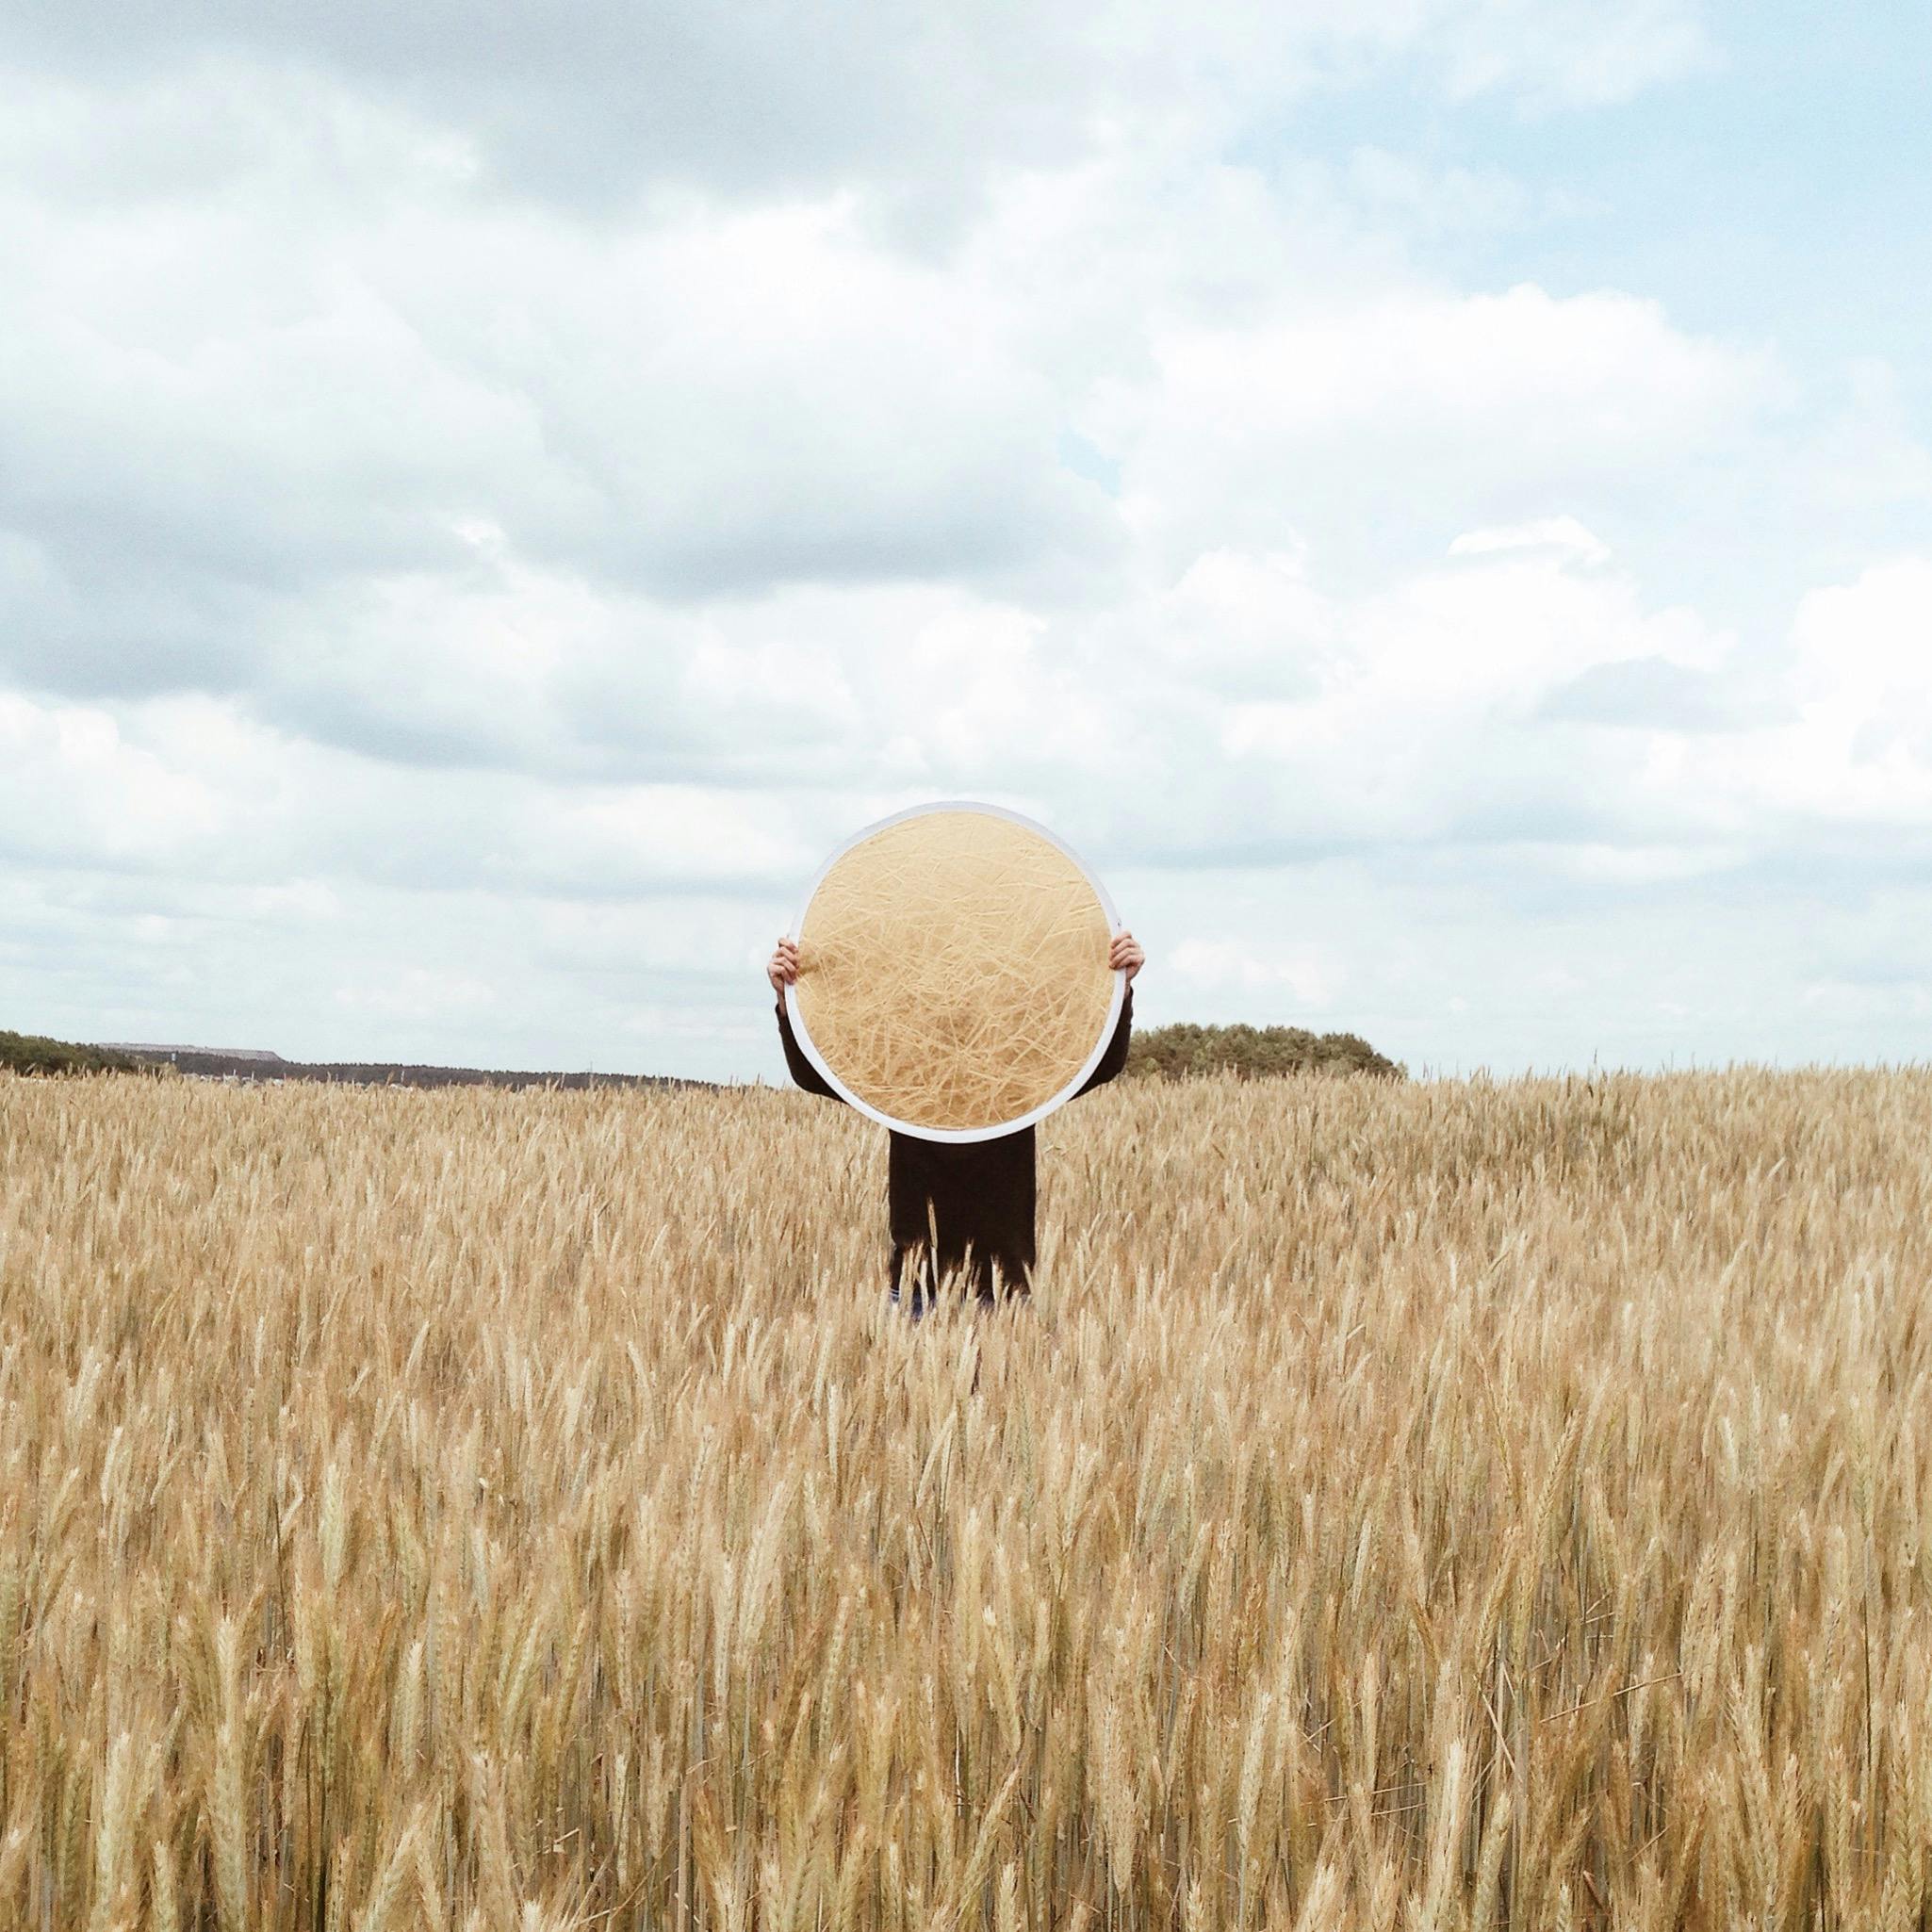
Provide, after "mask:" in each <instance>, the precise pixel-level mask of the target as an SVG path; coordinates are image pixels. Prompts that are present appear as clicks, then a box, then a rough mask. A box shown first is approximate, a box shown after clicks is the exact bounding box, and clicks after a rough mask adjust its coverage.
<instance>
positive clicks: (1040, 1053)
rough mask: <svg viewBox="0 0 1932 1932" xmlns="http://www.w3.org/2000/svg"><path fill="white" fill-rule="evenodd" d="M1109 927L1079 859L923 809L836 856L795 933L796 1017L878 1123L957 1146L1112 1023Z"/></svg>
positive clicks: (1042, 1084) (1004, 1118) (1072, 1061)
mask: <svg viewBox="0 0 1932 1932" xmlns="http://www.w3.org/2000/svg"><path fill="white" fill-rule="evenodd" d="M1111 936H1112V927H1111V925H1110V922H1109V920H1108V917H1107V913H1106V909H1105V906H1104V905H1103V904H1102V901H1101V899H1100V897H1099V895H1098V893H1097V892H1095V890H1094V887H1093V884H1092V882H1091V881H1090V880H1089V878H1088V876H1087V875H1086V874H1085V873H1084V872H1083V871H1082V870H1081V868H1080V866H1079V864H1078V863H1077V861H1075V860H1073V859H1072V858H1071V857H1069V855H1068V854H1067V853H1066V852H1064V851H1062V850H1061V849H1060V847H1059V846H1058V845H1056V843H1054V842H1053V841H1052V840H1051V839H1048V838H1045V837H1043V836H1042V835H1041V834H1040V832H1038V831H1036V830H1034V829H1033V828H1032V827H1029V826H1026V825H1023V824H1019V823H1016V822H1015V821H1014V820H1012V819H1009V818H1007V817H1004V816H1002V815H1001V814H999V813H997V812H992V811H985V810H974V809H972V808H970V807H963V808H947V809H944V810H932V811H924V812H919V813H916V814H914V815H912V816H910V817H908V818H903V819H900V820H898V821H896V822H895V823H892V824H888V825H886V826H884V827H881V828H880V829H879V830H877V831H876V832H874V833H872V834H871V835H870V836H869V837H867V838H863V839H860V841H859V842H858V843H855V844H853V845H852V846H850V847H849V848H848V849H847V850H846V851H844V852H843V853H842V854H840V856H839V857H838V858H837V859H836V860H833V861H832V863H831V865H830V866H829V867H828V868H827V871H826V873H825V875H824V876H823V877H822V878H821V879H820V880H819V883H818V886H817V889H816V890H815V891H814V892H813V893H812V895H811V902H810V905H809V906H808V907H807V908H806V909H805V917H804V919H803V920H802V921H801V922H800V926H799V933H798V980H797V984H796V986H795V988H794V992H795V995H796V1001H797V1012H798V1016H799V1018H800V1019H801V1020H802V1021H803V1023H804V1025H805V1029H806V1032H807V1034H808V1035H809V1036H810V1041H811V1044H812V1046H813V1047H814V1048H815V1049H816V1050H817V1053H818V1055H819V1056H820V1058H821V1059H822V1060H823V1061H824V1063H825V1065H826V1067H827V1070H828V1071H829V1072H830V1073H831V1074H832V1076H833V1077H834V1078H835V1079H836V1080H837V1081H838V1082H839V1083H840V1084H841V1085H843V1087H844V1088H845V1089H847V1090H848V1091H849V1092H850V1093H852V1094H855V1095H857V1096H858V1098H860V1100H862V1101H864V1102H865V1103H866V1104H867V1105H869V1106H871V1107H873V1108H875V1109H876V1111H877V1112H878V1113H880V1114H882V1115H884V1116H886V1117H887V1118H888V1119H889V1120H891V1121H893V1122H898V1123H900V1124H903V1125H906V1126H909V1127H913V1128H920V1127H924V1128H928V1129H933V1130H943V1131H953V1130H958V1129H968V1128H988V1127H997V1126H1001V1125H1004V1124H1006V1123H1008V1122H1019V1121H1022V1120H1023V1119H1024V1118H1025V1117H1026V1116H1027V1115H1029V1114H1031V1113H1033V1112H1034V1111H1035V1110H1036V1109H1038V1108H1040V1107H1043V1106H1045V1105H1047V1103H1048V1102H1049V1101H1051V1100H1052V1099H1053V1098H1054V1096H1055V1095H1056V1094H1057V1093H1058V1092H1059V1091H1060V1090H1061V1089H1062V1088H1064V1087H1066V1086H1068V1085H1069V1084H1070V1083H1071V1082H1072V1080H1073V1079H1074V1078H1075V1077H1076V1076H1077V1075H1078V1074H1079V1073H1080V1072H1081V1070H1082V1069H1083V1068H1084V1067H1085V1066H1086V1064H1087V1061H1088V1059H1089V1056H1091V1055H1092V1054H1093V1053H1094V1051H1095V1049H1096V1048H1097V1047H1098V1045H1099V1043H1100V1040H1101V1034H1102V1032H1103V1030H1104V1028H1105V1026H1106V1023H1107V1021H1108V1017H1109V1015H1110V1013H1111V1011H1112V1002H1113V979H1114V975H1113V973H1112V971H1111V969H1110V968H1109V967H1108V965H1107V952H1108V947H1109V942H1110V940H1111Z"/></svg>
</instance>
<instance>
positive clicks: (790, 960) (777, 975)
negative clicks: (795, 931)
mask: <svg viewBox="0 0 1932 1932" xmlns="http://www.w3.org/2000/svg"><path fill="white" fill-rule="evenodd" d="M764 976H765V977H766V978H767V979H769V980H770V981H771V983H772V991H774V992H776V993H778V994H779V995H780V996H782V995H783V993H784V991H785V989H786V988H787V987H788V986H790V985H791V984H792V982H793V981H794V979H796V978H797V977H798V942H797V941H796V940H790V939H781V940H780V941H778V951H777V952H775V953H774V954H773V955H772V957H771V958H770V960H769V961H768V962H767V963H766V966H765V969H764Z"/></svg>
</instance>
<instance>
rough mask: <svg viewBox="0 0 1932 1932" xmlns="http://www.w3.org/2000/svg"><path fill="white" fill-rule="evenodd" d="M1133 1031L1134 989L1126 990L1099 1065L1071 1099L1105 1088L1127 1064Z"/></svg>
mask: <svg viewBox="0 0 1932 1932" xmlns="http://www.w3.org/2000/svg"><path fill="white" fill-rule="evenodd" d="M1133 1031H1134V989H1133V988H1132V987H1131V986H1130V987H1129V988H1128V989H1127V996H1126V998H1125V999H1123V1000H1122V1002H1121V1017H1120V1020H1119V1022H1118V1023H1116V1024H1115V1027H1114V1037H1113V1038H1112V1039H1111V1040H1108V1041H1107V1043H1106V1051H1105V1053H1104V1054H1102V1055H1101V1056H1100V1065H1099V1066H1097V1067H1096V1068H1094V1070H1093V1072H1090V1073H1089V1074H1088V1076H1087V1084H1086V1085H1085V1086H1084V1087H1080V1088H1077V1089H1075V1090H1074V1094H1073V1098H1074V1099H1075V1100H1078V1099H1079V1097H1080V1095H1081V1094H1083V1093H1090V1092H1091V1091H1092V1090H1093V1089H1095V1088H1096V1087H1103V1086H1105V1084H1106V1083H1107V1082H1108V1081H1109V1080H1111V1079H1112V1078H1113V1077H1114V1075H1115V1074H1116V1073H1118V1072H1120V1071H1121V1069H1122V1067H1124V1066H1125V1065H1126V1064H1127V1042H1128V1040H1129V1038H1130V1037H1131V1036H1132V1034H1133Z"/></svg>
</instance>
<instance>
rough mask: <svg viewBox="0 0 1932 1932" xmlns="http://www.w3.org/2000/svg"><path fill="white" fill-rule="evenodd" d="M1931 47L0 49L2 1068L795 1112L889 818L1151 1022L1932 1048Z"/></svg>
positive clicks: (1391, 19)
mask: <svg viewBox="0 0 1932 1932" xmlns="http://www.w3.org/2000/svg"><path fill="white" fill-rule="evenodd" d="M1928 89H1932V16H1928V15H1927V14H1926V12H1925V10H1924V7H1923V5H1921V4H1917V0H1914V4H1912V5H1907V4H1904V0H1898V4H1889V5H1881V4H1864V0H1849V4H1846V5H1844V6H1842V7H1840V8H1835V9H1830V10H1828V11H1826V12H1820V11H1819V10H1818V9H1816V8H1800V7H1798V6H1797V5H1795V4H1793V0H1768V4H1756V5H1752V6H1748V7H1747V6H1744V5H1727V6H1716V5H1698V4H1695V0H1347V4H1343V0H1268V4H1263V0H1223V4H1212V0H1210V4H1206V5H1203V6H1202V7H1198V8H1176V7H1171V6H1156V5H1154V4H1152V0H1059V4H1057V5H1056V6H1054V7H1050V8H1040V7H1037V6H1032V5H1022V4H1016V0H976V4H958V0H940V4H936V5H934V6H931V7H926V8H885V7H877V6H873V5H866V4H857V0H851V4H846V5H843V6H826V5H813V4H807V5H801V6H795V7H772V6H769V5H761V4H747V0H712V4H708V5H707V6H705V7H703V8H691V7H688V6H678V7H667V6H663V5H659V4H657V0H645V4H639V0H577V4H574V5H570V6H564V7H558V8H542V9H533V8H528V7H523V6H516V5H512V4H509V0H467V4H466V5H465V6H464V7H463V8H460V9H458V8H454V7H452V6H450V5H449V4H448V0H423V4H422V5H419V6H416V7H411V8H395V7H393V6H390V5H387V4H380V0H337V4H335V5H333V6H330V7H326V8H324V7H321V6H319V5H300V4H295V0H269V4H262V0H193V4H191V5H189V6H187V7H183V8H168V9H162V10H156V9H155V8H152V7H150V6H147V5H145V4H139V5H138V4H135V0H90V4H88V5H86V6H82V7H77V8H58V7H55V6H52V5H49V4H29V5H27V6H25V7H24V8H23V7H19V6H16V7H12V8H6V9H4V10H0V1025H5V1026H13V1027H17V1028H20V1029H22V1030H25V1031H29V1032H39V1033H47V1034H52V1035H55V1036H57V1037H60V1038H67V1039H80V1040H160V1041H170V1042H174V1041H179V1042H187V1043H198V1044H209V1045H220V1046H238V1047H265V1048H270V1049H273V1050H275V1051H278V1052H280V1053H282V1054H284V1055H286V1056H288V1057H290V1058H303V1059H329V1058H338V1059H341V1058H359V1059H406V1060H415V1061H430V1062H444V1063H454V1064H467V1065H483V1066H504V1067H517V1068H553V1069H559V1070H566V1069H578V1068H582V1067H595V1068H598V1069H599V1070H605V1071H623V1072H665V1073H678V1074H687V1075H696V1076H701V1077H708V1078H715V1079H749V1078H764V1079H778V1078H781V1077H782V1059H781V1057H780V1055H779V1052H778V1040H777V1035H776V1029H775V1027H774V1024H773V1015H772V1000H771V995H770V991H769V988H768V987H767V985H766V983H765V980H764V977H763V970H762V969H763V961H764V959H765V958H766V956H767V955H768V954H769V952H770V950H771V946H772V943H773V941H774V940H775V938H776V937H777V935H778V933H779V932H781V931H783V930H784V929H786V928H787V927H788V926H789V925H791V923H792V922H793V920H794V918H795V917H796V915H797V913H798V911H799V909H800V901H801V898H802V895H803V893H804V892H805V889H806V888H807V886H808V885H809V883H810V879H811V876H812V875H813V874H814V872H815V871H816V869H817V867H818V865H819V864H820V862H821V861H822V860H823V859H824V858H825V857H826V856H827V853H829V852H830V851H831V850H832V849H833V848H834V847H836V846H837V845H838V844H840V843H843V841H844V840H845V839H846V838H848V837H849V836H850V835H851V834H852V833H853V832H854V831H856V830H857V829H859V828H860V827H862V826H864V825H867V824H869V823H871V822H872V821H873V820H875V819H877V818H879V817H882V816H884V815H886V814H887V813H890V812H892V811H895V810H901V809H903V808H905V807H908V806H910V805H914V804H918V803H921V802H925V801H927V800H932V799H944V798H976V799H985V800H989V801H991V802H994V803H998V804H1002V805H1005V806H1008V807H1010V808H1013V809H1015V810H1020V811H1022V812H1024V813H1027V814H1029V815H1031V816H1033V817H1035V818H1038V819H1040V820H1041V821H1043V822H1044V823H1046V824H1048V825H1049V826H1051V827H1053V828H1054V829H1055V830H1056V832H1057V833H1059V834H1060V835H1061V836H1062V837H1063V838H1064V839H1066V840H1067V841H1069V842H1070V843H1072V845H1073V847H1074V848H1075V849H1076V850H1077V851H1078V852H1079V853H1080V854H1081V856H1082V857H1083V859H1084V860H1086V861H1087V862H1088V863H1089V866H1090V867H1091V868H1092V869H1093V870H1094V871H1095V872H1096V873H1097V874H1098V875H1099V876H1101V877H1102V878H1103V879H1104V880H1105V884H1106V886H1107V888H1108V890H1109V892H1110V893H1111V895H1112V897H1113V899H1114V900H1115V902H1116V904H1117V905H1118V906H1119V908H1120V909H1121V912H1122V918H1123V920H1124V921H1125V923H1126V924H1127V925H1129V926H1131V927H1132V928H1133V930H1134V931H1135V933H1136V934H1137V936H1138V938H1139V939H1140V941H1141V942H1142V944H1143V945H1144V947H1145V949H1146V953H1147V964H1146V967H1145V968H1144V970H1143V972H1142V974H1141V975H1140V977H1139V980H1138V983H1137V989H1136V1007H1137V1019H1138V1022H1139V1023H1141V1024H1150V1025H1151V1024H1157V1023H1162V1022H1165V1021H1172V1020H1195V1021H1203V1022H1217V1021H1220V1022H1226V1021H1235V1020H1246V1021H1250V1022H1253V1023H1257V1024H1268V1023H1285V1024H1295V1025H1303V1026H1309V1027H1313V1028H1316V1029H1317V1030H1321V1031H1327V1030H1346V1031H1351V1032H1355V1033H1359V1034H1361V1035H1363V1036H1365V1037H1366V1038H1367V1039H1368V1040H1370V1041H1371V1042H1372V1043H1373V1044H1374V1045H1375V1046H1377V1047H1378V1048H1380V1049H1381V1050H1382V1051H1384V1053H1386V1054H1388V1055H1390V1056H1392V1057H1394V1058H1397V1059H1400V1060H1401V1061H1403V1062H1404V1063H1405V1064H1407V1065H1408V1067H1409V1068H1410V1070H1411V1072H1418V1073H1443V1074H1459V1073H1460V1074H1467V1073H1470V1072H1476V1071H1478V1070H1488V1071H1489V1072H1493V1073H1496V1074H1498V1075H1503V1074H1510V1073H1515V1072H1530V1071H1534V1072H1551V1071H1555V1070H1559V1069H1581V1068H1587V1067H1590V1066H1593V1065H1594V1066H1619V1067H1631V1068H1663V1067H1687V1066H1720V1065H1726V1064H1730V1063H1733V1062H1739V1061H1752V1062H1765V1063H1771V1064H1776V1065H1798V1064H1805V1063H1811V1062H1854V1061H1884V1062H1891V1063H1896V1062H1900V1061H1924V1060H1926V1059H1928V1058H1932V947H1928V936H1932V347H1928V339H1932V332H1928V330H1927V328H1926V326H1925V312H1926V295H1927V291H1928V290H1932V221H1927V220H1926V218H1925V208H1924V184H1925V182H1926V181H1927V180H1928V179H1932V117H1927V116H1926V115H1925V113H1924V101H1925V99H1926V98H1927V97H1928Z"/></svg>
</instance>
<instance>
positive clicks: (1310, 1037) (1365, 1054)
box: [1127, 1021, 1408, 1080]
mask: <svg viewBox="0 0 1932 1932" xmlns="http://www.w3.org/2000/svg"><path fill="white" fill-rule="evenodd" d="M1127 1072H1129V1073H1130V1074H1141V1075H1147V1076H1154V1077H1158V1078H1161V1079H1165V1080H1179V1079H1182V1078H1184V1077H1185V1076H1186V1075H1187V1074H1189V1073H1221V1072H1228V1073H1239V1074H1240V1075H1242V1076H1243V1078H1249V1079H1257V1078H1261V1077H1264V1076H1267V1075H1271V1074H1278V1073H1373V1074H1375V1075H1377V1076H1378V1077H1379V1078H1382V1079H1384V1080H1401V1079H1405V1078H1406V1077H1407V1074H1408V1069H1407V1068H1405V1067H1402V1066H1400V1065H1398V1064H1397V1063H1396V1062H1395V1061H1394V1060H1391V1059H1388V1058H1387V1057H1385V1056H1384V1055H1382V1054H1379V1053H1377V1052H1376V1051H1375V1049H1374V1048H1373V1047H1372V1046H1370V1045H1369V1044H1368V1042H1367V1040H1364V1039H1362V1038H1361V1037H1360V1036H1359V1035H1358V1034H1353V1033H1310V1032H1309V1031H1308V1030H1307V1029H1306V1028H1305V1027H1302V1026H1249V1025H1246V1024H1240V1025H1235V1026H1197V1025H1194V1024H1193V1023H1190V1022H1187V1021H1183V1022H1180V1023H1176V1024H1175V1025H1172V1026H1154V1027H1150V1028H1149V1029H1148V1030H1147V1031H1146V1032H1144V1033H1141V1032H1137V1033H1136V1034H1135V1035H1134V1039H1133V1043H1132V1044H1131V1045H1130V1046H1129V1048H1128V1049H1127Z"/></svg>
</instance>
